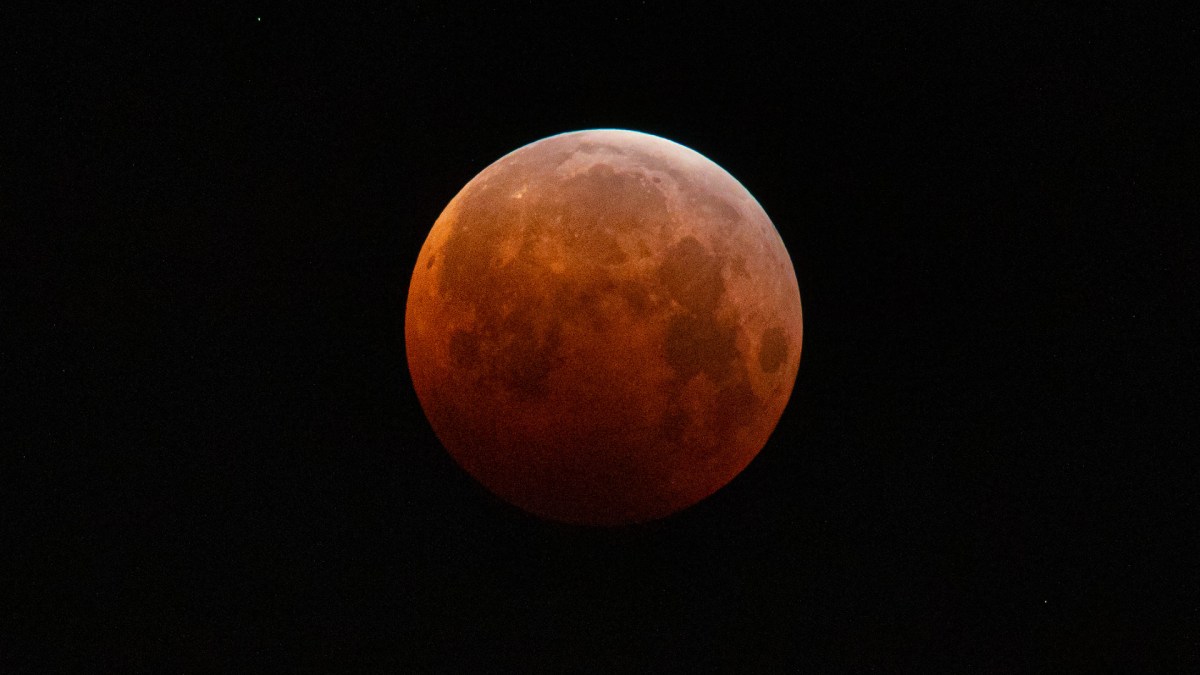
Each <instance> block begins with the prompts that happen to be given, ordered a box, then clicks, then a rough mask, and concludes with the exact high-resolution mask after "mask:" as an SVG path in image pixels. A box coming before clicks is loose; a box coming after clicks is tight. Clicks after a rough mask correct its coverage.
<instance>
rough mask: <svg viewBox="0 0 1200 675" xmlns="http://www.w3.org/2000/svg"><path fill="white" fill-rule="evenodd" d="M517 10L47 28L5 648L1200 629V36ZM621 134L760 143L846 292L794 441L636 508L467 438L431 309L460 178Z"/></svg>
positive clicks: (70, 21)
mask: <svg viewBox="0 0 1200 675" xmlns="http://www.w3.org/2000/svg"><path fill="white" fill-rule="evenodd" d="M485 4H486V5H487V6H481V7H478V8H476V9H473V10H472V9H466V8H449V7H446V6H444V5H443V4H442V3H424V2H408V3H398V4H389V5H382V4H381V5H377V6H371V7H353V8H352V7H343V6H341V5H340V4H338V3H330V4H329V5H328V6H327V7H325V8H323V9H321V10H319V11H311V10H307V9H305V10H300V9H295V8H289V7H288V6H285V5H284V4H282V3H271V2H267V3H259V4H258V5H255V6H254V7H253V8H245V7H243V8H242V9H240V10H238V11H216V10H195V11H191V10H181V9H179V8H174V7H172V8H171V9H169V10H162V9H160V10H154V11H149V12H147V11H142V10H137V11H134V10H128V11H121V10H110V9H106V10H98V9H82V8H80V9H73V10H71V11H69V12H62V13H61V14H58V15H55V14H54V13H53V12H50V13H48V14H44V15H40V16H38V17H33V15H32V14H28V15H23V16H17V17H14V18H19V19H22V20H24V22H23V23H16V24H12V23H11V22H10V23H9V25H10V27H11V26H13V25H16V26H17V27H18V28H19V30H17V31H14V36H13V37H12V38H11V39H10V40H8V43H7V44H8V46H7V48H6V54H7V56H8V57H9V58H8V62H9V64H10V67H7V68H6V74H5V77H6V78H13V79H12V81H11V82H10V84H9V86H8V88H7V90H8V92H9V94H8V96H11V98H10V104H9V105H8V106H7V107H8V112H6V113H5V114H6V128H5V138H6V139H8V140H10V141H15V143H16V144H15V145H12V146H10V151H9V152H8V153H7V157H5V158H4V160H3V161H4V162H5V164H6V166H5V169H6V175H8V176H9V177H10V178H13V179H15V181H13V182H10V183H9V184H10V185H13V186H14V189H13V190H10V191H8V194H6V195H5V197H4V199H3V209H4V214H3V215H4V220H5V221H6V222H7V224H6V225H4V229H5V230H7V231H6V232H5V234H4V237H5V243H4V253H3V254H4V256H5V257H6V265H5V266H6V272H5V274H6V275H7V276H8V277H9V280H10V282H12V283H11V285H10V284H8V283H7V282H6V285H7V286H8V287H9V288H10V289H15V292H12V293H6V294H7V298H6V299H5V301H4V307H3V311H4V313H5V314H6V315H7V316H6V318H5V319H4V322H5V332H6V333H7V335H8V336H9V337H10V338H13V337H15V338H16V339H15V340H14V342H13V343H12V344H13V345H14V346H13V347H12V348H11V349H6V350H5V352H4V358H5V361H6V363H5V368H6V369H8V370H9V376H8V381H9V383H10V387H9V390H10V392H13V393H15V394H16V396H14V399H19V400H20V403H21V404H23V405H22V406H21V407H23V408H24V412H20V413H18V412H17V411H18V407H17V406H10V407H8V408H7V410H8V412H7V413H6V414H5V416H6V417H7V418H8V422H16V423H15V424H10V423H8V422H6V424H5V426H6V427H8V428H9V429H12V430H15V431H16V437H15V438H14V440H13V441H12V443H11V445H10V446H9V447H10V448H11V449H12V451H11V457H12V459H13V460H15V461H14V462H13V463H12V464H11V466H12V468H10V469H6V470H5V474H6V477H7V478H10V480H12V482H13V484H14V485H16V489H15V490H10V491H7V492H6V498H11V502H12V503H11V504H6V505H5V517H4V520H5V521H6V529H7V528H8V527H10V526H15V530H16V532H17V534H18V535H19V536H20V537H21V538H20V539H18V540H16V541H19V542H21V543H19V544H15V545H10V546H7V547H4V553H3V558H2V560H3V562H4V564H5V566H6V567H5V569H6V570H7V571H6V574H5V577H6V579H7V580H9V582H10V583H8V584H7V587H8V591H6V593H7V592H11V597H10V598H9V601H7V602H6V603H5V606H6V608H7V609H6V610H5V613H4V616H3V621H4V622H5V623H4V626H5V630H4V633H3V635H4V637H3V638H2V639H3V642H0V662H2V663H3V664H5V668H4V669H5V670H6V671H9V672H20V671H23V670H36V671H42V670H43V669H44V668H45V667H46V664H47V663H49V662H58V661H65V662H71V663H77V664H83V665H85V666H87V667H88V668H89V669H96V670H109V669H115V670H121V671H127V670H129V669H135V670H136V669H142V668H145V669H152V670H159V669H162V670H166V671H179V672H196V671H209V670H214V669H222V670H239V669H246V668H250V667H252V666H256V665H261V664H282V665H284V666H286V667H289V668H300V669H303V670H308V669H314V670H330V671H345V670H368V671H373V670H396V669H400V668H405V667H408V668H412V667H415V668H418V669H429V670H460V671H461V672H472V671H477V670H480V669H483V670H492V671H496V670H504V669H507V668H510V667H523V668H529V667H532V668H535V669H550V670H558V669H576V668H583V669H601V670H614V669H615V670H629V669H638V670H641V669H651V670H653V669H687V668H690V667H691V666H699V667H700V668H701V669H702V670H712V669H722V670H723V669H737V670H749V671H764V670H765V671H780V670H785V669H794V668H797V667H799V668H805V669H826V668H832V669H853V670H862V669H871V668H882V669H885V670H893V669H907V668H911V667H917V666H921V667H925V668H930V667H934V666H939V665H941V666H949V667H955V668H956V669H967V668H970V669H981V670H985V671H1013V670H1024V669H1042V668H1047V669H1050V670H1054V669H1057V668H1061V667H1063V666H1066V665H1074V664H1080V663H1090V664H1093V665H1099V666H1101V667H1106V668H1108V667H1111V668H1117V669H1121V668H1129V667H1135V666H1146V665H1149V664H1158V665H1163V664H1172V663H1178V662H1179V661H1177V659H1180V658H1183V657H1186V656H1188V655H1195V653H1196V650H1197V635H1198V633H1197V631H1196V607H1197V605H1196V604H1195V603H1194V602H1192V601H1191V600H1189V599H1188V598H1190V597H1192V596H1191V595H1190V594H1192V593H1194V592H1195V591H1196V588H1197V583H1196V579H1197V576H1196V572H1195V567H1194V566H1195V564H1196V558H1195V557H1194V556H1193V555H1192V554H1191V553H1190V551H1191V550H1192V549H1191V548H1190V547H1191V546H1192V545H1194V535H1195V527H1196V519H1195V508H1196V506H1197V500H1196V484H1197V479H1198V478H1200V474H1197V473H1196V472H1195V469H1194V467H1193V465H1191V464H1190V463H1185V462H1184V460H1183V459H1181V458H1180V455H1181V454H1182V453H1181V451H1183V450H1185V440H1186V438H1185V434H1184V433H1183V431H1182V428H1183V424H1184V422H1185V421H1186V420H1185V418H1186V417H1187V416H1188V415H1189V414H1190V411H1191V406H1190V405H1187V406H1185V405H1184V400H1183V399H1182V398H1181V397H1176V396H1173V395H1172V392H1175V391H1176V390H1178V389H1179V388H1181V387H1182V386H1184V385H1185V384H1186V382H1187V381H1189V380H1190V376H1188V377H1185V372H1186V371H1188V370H1189V369H1191V368H1193V367H1194V365H1195V363H1194V357H1193V355H1192V353H1191V352H1190V351H1187V349H1186V348H1188V347H1190V345H1189V344H1186V342H1187V341H1188V335H1187V334H1186V333H1185V331H1184V310H1187V309H1191V307H1192V305H1191V303H1190V302H1184V300H1182V299H1181V294H1180V293H1179V292H1178V291H1179V290H1180V289H1182V288H1184V287H1186V286H1187V285H1188V281H1187V280H1186V279H1185V272H1187V271H1189V270H1190V269H1191V265H1192V260H1191V259H1192V257H1193V255H1194V252H1195V251H1196V245H1197V238H1196V232H1195V229H1194V228H1193V227H1192V222H1193V221H1192V220H1191V216H1192V214H1193V212H1192V211H1190V210H1188V209H1186V208H1185V207H1184V205H1183V197H1185V196H1187V195H1188V194H1190V193H1191V192H1194V190H1195V186H1196V182H1195V180H1194V178H1195V177H1194V175H1191V174H1188V173H1186V172H1183V171H1178V170H1167V168H1168V167H1169V166H1172V165H1175V164H1176V163H1178V164H1182V163H1183V160H1185V159H1186V158H1187V157H1190V156H1192V155H1191V150H1189V149H1188V148H1189V143H1190V135H1191V134H1193V133H1194V131H1195V130H1194V129H1190V130H1189V129H1187V128H1186V127H1185V126H1184V125H1183V122H1184V121H1185V120H1186V119H1188V118H1187V117H1185V114H1184V113H1185V112H1186V109H1184V108H1183V106H1182V105H1180V104H1181V103H1182V102H1183V101H1185V100H1186V99H1187V98H1188V96H1189V94H1188V92H1189V91H1190V89H1194V82H1192V83H1191V87H1190V88H1189V87H1187V86H1178V85H1177V83H1174V82H1172V81H1170V80H1169V78H1168V77H1167V73H1168V72H1169V70H1170V69H1171V68H1172V67H1175V66H1177V65H1178V64H1181V63H1183V64H1186V63H1189V62H1192V61H1189V59H1191V56H1190V49H1191V46H1192V43H1193V41H1194V40H1195V35H1196V34H1195V30H1194V28H1188V24H1187V23H1186V22H1183V21H1179V20H1177V19H1176V18H1172V17H1148V16H1146V15H1145V14H1143V13H1141V11H1140V9H1138V8H1137V7H1134V8H1133V9H1130V10H1113V9H1103V8H1093V9H1092V10H1090V11H1089V12H1087V13H1079V14H1066V13H1063V12H1061V11H1059V10H1053V9H1045V8H1042V9H1038V10H1029V9H1027V8H1025V9H1019V8H1016V7H1015V6H1014V5H1012V4H1011V3H969V4H967V5H966V6H965V7H962V8H958V9H948V8H938V9H936V10H935V9H933V8H931V7H930V8H926V9H924V10H922V11H921V12H920V13H913V10H910V9H890V10H889V9H883V8H881V7H869V8H868V7H861V6H859V7H855V6H851V5H849V4H846V3H805V4H804V7H803V8H802V9H795V10H793V12H792V13H791V14H788V15H784V14H782V13H774V12H769V11H767V10H765V9H760V8H759V7H758V6H757V5H755V4H754V3H739V4H736V5H730V6H725V7H721V8H717V7H708V6H705V5H703V3H687V4H675V3H660V2H647V3H633V4H627V5H590V4H585V3H569V4H570V6H571V8H572V9H570V10H569V11H567V10H564V9H562V7H560V6H559V5H558V4H547V5H538V4H533V3H507V4H505V5H501V4H500V3H485ZM10 11H11V12H12V13H13V14H18V12H16V11H12V10H10ZM259 17H261V21H260V20H258V19H259ZM591 127H621V128H630V129H637V130H641V131H646V132H650V133H654V134H658V135H661V136H664V137H667V138H670V139H672V140H675V141H677V142H680V143H683V144H684V145H687V146H689V147H692V148H694V149H696V150H698V151H699V152H701V153H703V154H705V155H706V156H708V157H709V158H711V159H712V160H714V161H715V162H717V163H718V164H720V165H721V166H723V167H724V168H725V169H726V170H728V171H729V172H730V173H732V174H733V175H734V176H736V177H737V178H738V179H739V180H740V181H741V182H742V183H743V184H744V185H745V186H746V187H747V188H748V189H749V190H750V191H751V192H752V193H753V194H754V195H755V196H756V197H757V199H758V200H759V202H760V203H761V204H762V205H763V207H764V208H765V209H766V211H767V213H768V214H769V215H770V216H771V218H772V219H773V221H774V222H775V224H776V226H777V227H778V229H779V231H780V233H781V235H782V236H783V240H784V242H785V243H786V245H787V247H788V250H789V252H790V253H791V255H792V259H793V261H794V264H795V267H796V270H797V276H798V279H799V283H800V289H801V295H802V298H803V302H804V310H805V341H804V346H803V357H802V359H801V366H800V373H799V377H798V379H797V382H796V387H795V390H794V393H793V396H792V399H791V402H790V404H789V406H788V408H787V410H786V412H785V413H784V416H783V419H782V420H781V421H780V423H779V427H778V429H777V430H776V432H775V434H774V435H773V436H772V438H771V440H770V441H769V442H768V443H767V445H766V447H765V448H764V449H763V451H762V453H761V454H760V455H759V457H758V458H757V459H756V460H755V461H754V462H753V464H752V465H751V466H750V467H749V468H748V469H747V470H746V471H745V472H744V473H743V474H742V475H740V476H739V477H738V478H737V479H735V480H734V481H733V482H732V483H731V484H730V485H729V486H728V487H726V488H725V489H723V490H721V491H720V492H718V493H717V494H716V495H714V496H713V497H712V498H710V499H708V500H706V501H705V502H703V503H701V504H700V505H698V506H696V507H695V508H692V509H690V510H688V511H685V512H683V513H680V514H677V515H676V516H673V517H671V518H668V519H666V520H663V521H660V522H656V523H652V524H648V525H644V526H637V527H629V528H622V529H612V530H605V529H587V528H576V527H568V526H561V525H554V524H548V523H545V522H541V521H538V520H535V519H533V518H531V517H528V516H526V515H524V514H522V513H521V512H519V511H517V510H516V509H514V508H511V507H509V506H507V505H505V504H503V503H501V502H499V501H498V500H497V499H495V498H493V497H492V496H491V495H490V494H488V493H487V492H486V491H485V490H483V489H482V488H481V487H480V486H478V485H477V484H475V483H474V482H473V481H472V480H471V479H470V478H469V477H468V476H467V475H466V474H465V473H463V472H462V471H461V470H459V469H458V467H457V466H456V465H455V464H454V463H453V462H452V460H451V459H450V457H449V456H448V455H447V454H446V453H445V452H444V451H443V450H442V449H441V448H440V446H439V444H438V443H437V441H436V439H435V437H434V435H433V433H432V431H431V429H430V427H429V426H428V424H427V422H426V421H425V419H424V416H423V414H422V412H421V410H420V407H419V404H418V402H417V400H416V397H415V395H414V393H413V391H412V388H411V384H410V382H409V379H408V374H407V371H406V361H405V352H404V342H403V334H404V331H403V315H404V303H405V298H406V291H407V283H408V278H409V275H410V273H411V269H412V265H413V264H414V261H415V260H416V256H417V253H418V250H419V248H420V245H421V243H422V242H423V241H424V238H425V236H426V234H427V233H428V231H429V228H430V227H431V226H432V224H433V221H434V220H435V218H436V217H437V215H438V214H439V213H440V211H441V209H442V208H443V207H444V206H445V204H446V203H447V202H448V201H449V200H450V198H451V197H453V196H454V194H455V193H456V192H457V191H458V190H459V189H460V188H461V187H462V186H463V185H464V184H465V183H466V182H467V181H468V180H469V179H470V178H471V177H473V176H474V175H475V174H476V173H477V172H479V171H480V170H482V169H483V168H484V167H485V166H487V165H488V164H489V163H490V162H492V161H494V160H495V159H497V158H499V157H500V156H501V155H503V154H505V153H507V152H509V151H511V150H513V149H515V148H516V147H518V146H521V145H523V144H526V143H529V142H531V141H534V140H536V139H538V138H541V137H544V136H547V135H551V134H554V133H558V132H562V131H567V130H574V129H583V128H591ZM18 148H20V149H18ZM10 225H15V227H10ZM17 269H27V270H31V271H33V274H30V275H20V276H16V275H15V274H14V273H13V271H14V270H17ZM26 406H28V407H26ZM1181 526H1182V528H1181ZM11 531H12V530H10V532H11ZM1185 565H1186V566H1190V567H1188V568H1187V570H1188V571H1187V572H1185V573H1183V574H1182V575H1181V574H1179V572H1178V570H1182V569H1185V567H1184V566H1185ZM1161 582H1165V583H1166V585H1167V588H1168V590H1169V593H1166V594H1161V595H1160V594H1156V593H1154V592H1153V591H1152V590H1151V589H1153V588H1157V587H1159V584H1160V583H1161ZM1178 610H1183V611H1182V612H1179V611H1178ZM1159 622H1162V623H1163V624H1164V628H1163V629H1162V630H1154V631H1150V630H1148V629H1147V627H1148V626H1150V625H1154V624H1157V623H1159ZM47 659H49V661H47Z"/></svg>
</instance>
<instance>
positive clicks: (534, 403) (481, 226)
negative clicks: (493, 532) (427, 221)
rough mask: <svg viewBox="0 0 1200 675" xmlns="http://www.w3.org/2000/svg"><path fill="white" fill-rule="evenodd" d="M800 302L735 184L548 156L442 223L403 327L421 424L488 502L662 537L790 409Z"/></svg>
mask: <svg viewBox="0 0 1200 675" xmlns="http://www.w3.org/2000/svg"><path fill="white" fill-rule="evenodd" d="M802 335H803V326H802V316H801V306H800V291H799V288H798V285H797V283H796V274H795V270H794V269H793V267H792V261H791V258H790V257H789V256H788V253H787V250H786V249H785V248H784V244H783V241H782V240H781V239H780V237H779V233H778V232H777V231H776V229H775V226H774V225H773V224H772V223H771V220H770V219H769V218H768V217H767V214H766V213H765V212H764V211H763V209H762V207H761V206H760V205H759V204H758V202H757V201H756V200H755V199H754V197H752V196H751V195H750V193H749V192H747V191H746V189H745V188H744V187H743V186H742V185H741V183H739V182H738V181H737V180H736V179H734V178H733V176H731V175H729V174H728V173H726V172H725V170H723V169H722V168H721V167H719V166H717V165H716V164H715V163H713V162H712V161H711V160H709V159H707V158H706V157H704V156H703V155H701V154H699V153H697V152H695V151H693V150H691V149H689V148H686V147H684V146H682V145H679V144H677V143H674V142H672V141H669V140H666V139H664V138H660V137H658V136H653V135H650V134H645V133H640V132H635V131H627V130H617V129H597V130H587V131H576V132H570V133H564V134H559V135H556V136H551V137H548V138H544V139H542V140H539V141H536V142H534V143H531V144H529V145H526V146H524V147H521V148H519V149H517V150H515V151H513V152H511V153H509V154H507V155H505V156H504V157H502V158H500V159H499V160H497V161H496V162H495V163H493V164H491V165H490V166H488V167H487V168H486V169H484V170H483V171H482V172H480V173H479V175H477V176H475V178H473V179H472V180H471V181H470V182H469V183H467V185H466V186H465V187H464V188H463V189H462V190H461V191H460V192H459V193H458V194H457V195H456V196H455V197H454V198H453V199H452V200H451V201H450V203H449V205H447V206H446V208H445V210H444V211H443V212H442V214H441V215H440V216H439V217H438V219H437V221H436V222H435V223H434V225H433V228H432V230H431V231H430V233H429V236H428V238H427V239H426V240H425V243H424V245H423V246H422V248H421V252H420V254H419V256H418V257H417V262H416V267H415V269H414V271H413V275H412V282H411V285H410V286H409V293H408V304H407V309H406V312H405V341H406V348H407V354H408V363H409V369H410V373H411V376H412V381H413V385H414V388H415V390H416V393H417V397H418V399H419V400H420V403H421V406H422V408H423V409H424V411H425V414H426V416H427V417H428V418H429V422H430V424H431V426H432V427H433V430H434V432H435V433H436V434H437V436H438V438H439V439H440V440H441V441H442V444H443V445H445V447H446V449H447V450H448V451H449V453H450V455H451V456H452V457H453V458H454V460H455V461H456V462H457V463H458V464H459V465H461V466H462V468H463V469H465V470H466V471H467V472H468V473H469V474H470V475H471V476H473V477H474V478H475V479H477V480H478V481H479V482H480V483H482V484H483V485H484V486H485V487H486V488H487V489H488V490H490V491H491V492H493V493H494V494H495V495H497V496H499V497H500V498H501V499H503V500H505V501H507V502H509V503H511V504H513V505H516V506H517V507H520V508H521V509H523V510H525V511H528V512H530V513H532V514H534V515H536V516H539V517H542V518H545V519H550V520H554V521H561V522H567V523H574V524H583V525H605V526H613V525H622V524H628V523H637V522H645V521H649V520H654V519H658V518H662V517H665V516H667V515H670V514H672V513H675V512H677V511H680V510H681V509H684V508H687V507H689V506H691V505H693V504H695V503H697V502H699V501H700V500H702V499H704V498H705V497H708V496H709V495H711V494H712V493H713V492H715V491H716V490H718V489H720V488H721V487H722V486H724V485H726V484H727V483H728V482H729V481H730V480H732V479H733V478H734V477H735V476H736V475H737V474H738V473H740V472H741V471H742V470H743V469H744V468H745V467H746V466H747V465H748V464H749V463H750V461H751V460H753V459H754V457H755V456H756V455H757V454H758V452H759V451H760V450H761V449H762V448H763V446H764V444H765V443H766V441H767V439H768V437H769V436H770V434H771V433H772V431H773V430H774V428H775V426H776V424H777V423H778V421H779V418H780V416H781V415H782V413H783V410H784V406H785V405H786V404H787V401H788V398H789V397H790V395H791V392H792V387H793V384H794V383H795V380H796V373H797V369H798V368H799V363H800V346H801V338H802Z"/></svg>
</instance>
